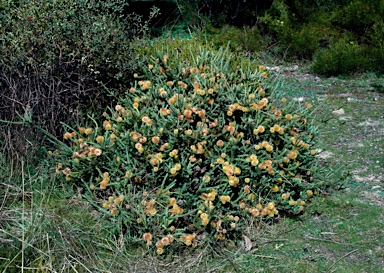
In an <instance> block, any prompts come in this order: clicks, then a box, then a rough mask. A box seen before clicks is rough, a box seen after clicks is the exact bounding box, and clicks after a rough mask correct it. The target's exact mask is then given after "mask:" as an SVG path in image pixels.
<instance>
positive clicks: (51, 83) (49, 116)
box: [0, 0, 156, 134]
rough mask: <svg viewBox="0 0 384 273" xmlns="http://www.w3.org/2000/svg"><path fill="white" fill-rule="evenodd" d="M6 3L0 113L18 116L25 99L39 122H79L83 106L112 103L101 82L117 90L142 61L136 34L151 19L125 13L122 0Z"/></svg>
mask: <svg viewBox="0 0 384 273" xmlns="http://www.w3.org/2000/svg"><path fill="white" fill-rule="evenodd" d="M4 3H6V5H4V6H3V8H4V9H3V10H2V11H0V20H1V25H0V55H1V59H0V85H1V88H2V89H3V90H4V92H2V93H0V96H1V100H0V107H1V108H2V109H3V110H2V111H1V114H0V119H4V120H10V121H15V120H17V119H18V117H17V115H16V111H17V112H19V113H23V112H24V109H23V108H26V107H28V108H29V109H33V111H34V116H33V117H34V119H35V120H34V122H36V123H39V124H40V125H41V126H42V127H43V128H45V129H47V130H48V131H50V132H54V133H59V132H60V127H61V126H60V124H59V119H60V120H62V121H65V122H67V123H74V122H76V121H77V120H78V117H79V112H87V111H92V112H93V113H94V114H97V112H98V111H99V110H98V109H100V108H104V107H105V105H107V104H108V103H109V101H110V100H111V99H110V98H109V97H108V94H107V93H106V92H105V89H104V88H103V87H102V86H101V84H100V82H103V83H104V84H105V85H106V86H108V87H109V88H110V89H111V90H117V89H118V88H119V86H120V85H121V84H124V83H126V82H128V81H129V79H130V78H131V77H132V76H131V74H132V73H131V71H132V69H134V68H135V67H137V66H138V64H139V60H138V59H137V58H136V56H135V54H134V49H133V47H132V45H131V40H132V39H134V38H135V37H137V36H139V35H143V34H145V32H146V31H147V29H148V27H147V22H142V21H141V17H139V16H137V15H130V14H128V15H124V13H123V10H124V7H126V5H127V4H126V3H127V1H125V0H113V1H92V0H85V1H79V0H70V1H63V0H56V1H42V0H32V1H29V0H28V1H26V0H20V1H17V5H16V4H15V3H16V2H14V1H9V2H8V1H4ZM155 13H156V10H154V11H153V13H152V16H155ZM15 102H16V103H15ZM59 117H60V118H59ZM12 134H13V133H12Z"/></svg>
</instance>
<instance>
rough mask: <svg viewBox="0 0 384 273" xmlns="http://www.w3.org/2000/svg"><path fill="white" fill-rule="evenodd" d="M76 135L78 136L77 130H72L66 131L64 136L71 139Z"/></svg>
mask: <svg viewBox="0 0 384 273" xmlns="http://www.w3.org/2000/svg"><path fill="white" fill-rule="evenodd" d="M75 136H76V132H72V133H69V132H66V133H64V135H63V138H64V139H69V138H72V137H75Z"/></svg>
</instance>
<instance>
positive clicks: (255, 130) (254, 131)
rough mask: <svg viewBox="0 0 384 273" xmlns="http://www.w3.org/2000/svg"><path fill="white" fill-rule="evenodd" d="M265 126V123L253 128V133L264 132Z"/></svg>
mask: <svg viewBox="0 0 384 273" xmlns="http://www.w3.org/2000/svg"><path fill="white" fill-rule="evenodd" d="M264 132H265V127H264V126H263V125H259V126H258V127H257V128H255V129H253V134H254V135H258V134H259V133H264Z"/></svg>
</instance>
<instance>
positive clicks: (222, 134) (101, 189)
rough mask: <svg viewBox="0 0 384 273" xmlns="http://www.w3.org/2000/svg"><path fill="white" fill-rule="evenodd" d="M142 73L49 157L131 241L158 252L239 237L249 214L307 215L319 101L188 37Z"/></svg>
mask: <svg viewBox="0 0 384 273" xmlns="http://www.w3.org/2000/svg"><path fill="white" fill-rule="evenodd" d="M174 49H178V50H174ZM234 61H235V62H237V65H233V64H232V62H234ZM143 68H144V67H143ZM135 77H136V81H135V82H134V83H133V84H132V86H131V87H130V88H129V89H128V87H127V92H126V95H125V96H122V97H121V99H120V100H119V102H118V104H117V105H115V106H114V107H113V108H112V109H109V110H108V111H106V112H105V113H104V117H105V120H104V121H103V122H100V123H98V122H92V123H90V124H91V125H90V126H89V127H86V126H84V127H79V128H70V127H67V128H68V131H67V132H66V133H65V134H64V136H63V138H64V140H63V141H64V143H65V144H62V145H59V146H58V150H57V151H56V152H52V153H51V154H52V155H53V158H52V166H53V167H54V168H55V169H56V173H57V174H58V175H59V177H60V179H62V180H63V181H65V183H70V184H72V185H73V186H74V187H76V188H81V189H83V191H82V192H81V193H82V196H83V198H85V199H86V200H88V201H89V202H91V203H92V204H93V205H94V206H95V207H96V208H98V209H99V210H100V211H101V212H102V213H104V214H106V215H107V216H109V217H110V219H111V226H110V227H106V228H108V229H109V230H116V231H117V232H118V233H119V234H121V233H123V234H124V235H125V238H126V239H127V240H128V241H129V242H130V243H133V242H141V244H147V245H148V246H151V245H155V247H156V248H155V249H156V251H157V253H158V254H162V253H163V251H165V250H167V249H174V247H176V249H178V248H179V247H180V245H182V246H196V245H199V244H206V243H207V242H208V243H212V244H218V243H219V242H229V241H235V242H236V241H239V240H241V235H242V230H244V229H245V228H246V223H247V220H249V217H255V218H257V219H270V218H273V217H275V216H276V215H277V214H278V213H279V211H280V212H281V211H285V212H293V213H299V212H300V211H302V210H303V209H304V208H305V204H306V201H307V200H309V198H310V197H311V196H312V195H313V194H314V193H316V192H317V191H318V190H319V184H318V182H317V181H316V180H315V179H313V175H315V174H316V164H314V159H315V157H314V156H315V154H316V150H315V149H314V148H315V141H314V139H315V136H316V134H317V130H316V128H315V127H314V126H313V125H311V122H310V114H311V110H310V109H311V107H312V106H311V105H310V104H308V103H305V104H304V103H300V102H295V101H291V102H289V101H287V100H286V99H285V98H282V94H281V93H280V91H279V90H278V89H277V87H278V86H279V81H278V80H277V79H273V78H271V79H270V78H269V73H268V71H266V70H265V67H263V66H260V67H257V69H251V67H250V66H249V63H247V62H245V63H238V61H237V60H236V58H234V57H233V56H232V55H231V54H230V52H228V50H222V49H220V50H218V51H216V52H212V51H209V50H205V49H202V48H199V47H197V45H196V43H195V41H193V40H192V41H191V43H190V46H189V47H187V46H184V47H182V48H180V47H173V48H172V47H171V48H166V49H162V50H160V51H159V52H158V53H157V54H156V55H154V56H153V57H152V58H149V61H148V65H147V66H146V67H145V69H142V70H141V72H139V73H138V74H137V75H135Z"/></svg>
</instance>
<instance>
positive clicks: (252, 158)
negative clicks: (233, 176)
mask: <svg viewBox="0 0 384 273" xmlns="http://www.w3.org/2000/svg"><path fill="white" fill-rule="evenodd" d="M246 160H247V162H249V163H251V165H252V166H254V167H255V166H257V165H259V159H258V158H257V155H255V154H251V155H250V156H249V157H247V159H246ZM248 179H249V178H248Z"/></svg>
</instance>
